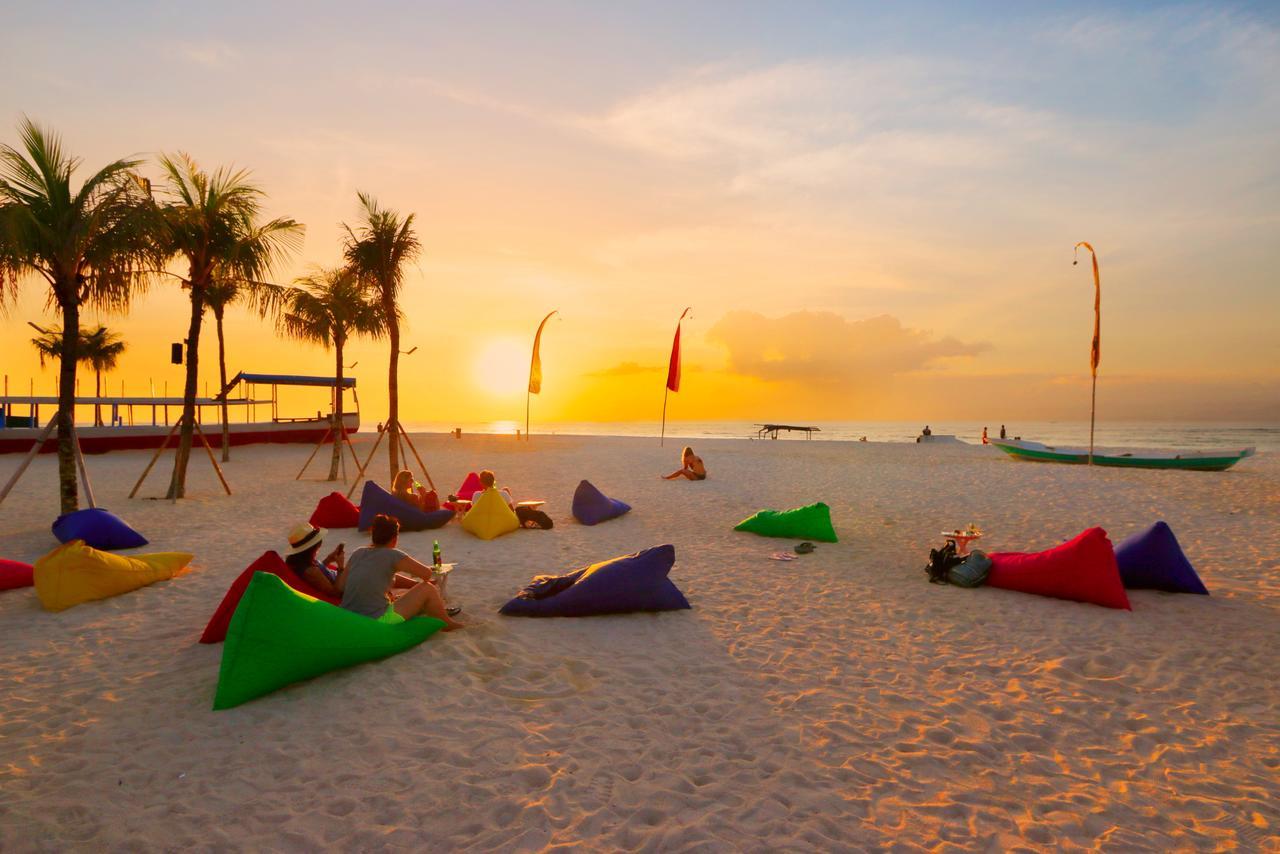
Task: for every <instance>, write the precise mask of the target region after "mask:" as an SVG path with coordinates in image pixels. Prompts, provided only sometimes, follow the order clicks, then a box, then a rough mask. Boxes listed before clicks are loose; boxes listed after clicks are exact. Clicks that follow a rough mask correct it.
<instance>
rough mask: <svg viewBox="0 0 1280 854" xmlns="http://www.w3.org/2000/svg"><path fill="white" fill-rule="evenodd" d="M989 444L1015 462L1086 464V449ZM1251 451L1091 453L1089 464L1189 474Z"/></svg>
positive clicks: (1237, 459)
mask: <svg viewBox="0 0 1280 854" xmlns="http://www.w3.org/2000/svg"><path fill="white" fill-rule="evenodd" d="M991 444H992V445H995V446H996V447H997V448H999V449H1000V450H1002V451H1004V452H1005V453H1006V454H1008V455H1009V456H1011V457H1013V458H1014V459H1016V460H1028V461H1031V462H1037V463H1071V464H1074V465H1085V464H1087V463H1088V462H1089V451H1088V449H1087V448H1084V449H1082V448H1057V447H1053V446H1052V445H1042V444H1040V443H1039V442H1027V441H1021V440H1015V439H992V440H991ZM1254 452H1255V449H1254V448H1243V449H1241V450H1234V451H1117V450H1095V451H1094V454H1093V464H1094V465H1097V466H1119V467H1122V468H1139V469H1190V470H1193V471H1225V470H1226V469H1229V468H1231V467H1232V466H1233V465H1235V464H1236V463H1238V462H1240V461H1241V460H1243V459H1244V458H1245V457H1251V456H1253V454H1254Z"/></svg>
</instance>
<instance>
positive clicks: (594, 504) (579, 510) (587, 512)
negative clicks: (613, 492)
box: [573, 480, 631, 525]
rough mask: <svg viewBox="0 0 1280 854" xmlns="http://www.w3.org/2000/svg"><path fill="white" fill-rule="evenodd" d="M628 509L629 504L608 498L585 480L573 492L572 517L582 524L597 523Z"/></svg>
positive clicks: (629, 508)
mask: <svg viewBox="0 0 1280 854" xmlns="http://www.w3.org/2000/svg"><path fill="white" fill-rule="evenodd" d="M629 510H631V505H630V504H627V503H625V502H623V501H619V500H618V499H616V498H610V497H609V496H607V495H605V494H604V493H603V492H601V491H600V490H598V489H596V488H595V487H594V486H592V485H591V484H590V483H589V482H587V481H585V480H584V481H583V482H582V483H580V484H578V488H577V489H576V490H574V492H573V518H575V519H577V520H578V521H579V522H581V523H582V524H584V525H598V524H600V523H601V522H604V521H606V520H608V519H616V518H617V517H619V516H621V515H622V514H623V513H626V512H628V511H629Z"/></svg>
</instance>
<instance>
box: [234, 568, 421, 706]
mask: <svg viewBox="0 0 1280 854" xmlns="http://www.w3.org/2000/svg"><path fill="white" fill-rule="evenodd" d="M442 628H444V623H443V622H441V621H440V620H436V619H433V618H431V617H414V618H413V619H412V620H405V621H403V622H400V623H394V624H393V623H384V622H381V621H379V620H373V619H370V618H369V617H365V616H362V615H360V614H356V613H354V612H352V611H346V610H343V609H342V608H339V607H338V606H337V605H330V604H329V603H328V602H321V601H320V600H319V599H313V598H312V597H310V596H307V595H305V594H302V593H299V592H297V591H296V590H293V589H291V588H290V587H289V586H288V585H287V584H285V583H284V581H282V580H281V579H280V578H279V577H278V576H275V575H269V574H267V573H265V572H259V573H257V574H255V575H254V576H253V579H252V580H251V581H250V582H249V587H248V589H247V590H245V592H244V595H243V596H242V597H241V598H240V604H239V605H238V606H236V612H235V615H234V616H232V618H231V626H230V627H229V628H228V629H227V641H226V644H225V645H224V646H223V648H222V667H221V669H220V670H219V671H218V691H217V694H216V695H215V696H214V698H213V708H214V709H215V710H217V709H229V708H231V707H232V706H238V705H240V704H241V703H245V702H248V701H249V700H252V699H253V698H254V697H261V696H262V695H263V694H269V693H271V692H272V691H274V690H276V689H277V688H281V687H283V686H285V685H288V684H289V683H291V682H300V681H302V680H303V679H311V678H312V677H315V676H319V675H320V674H322V673H328V672H329V671H330V670H337V669H339V668H342V667H350V666H352V665H353V664H360V663H361V662H364V661H374V660H376V659H379V658H386V657H387V656H389V655H395V654H396V653H397V652H404V651H405V650H406V649H409V648H410V647H413V646H417V645H418V644H420V643H422V642H423V641H424V640H426V639H427V638H429V637H430V636H431V635H433V634H435V633H436V632H438V631H439V630H440V629H442Z"/></svg>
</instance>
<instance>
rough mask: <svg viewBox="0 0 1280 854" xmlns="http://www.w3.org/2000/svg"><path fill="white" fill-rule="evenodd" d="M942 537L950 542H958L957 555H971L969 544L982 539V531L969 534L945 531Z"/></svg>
mask: <svg viewBox="0 0 1280 854" xmlns="http://www.w3.org/2000/svg"><path fill="white" fill-rule="evenodd" d="M942 536H944V537H946V538H947V539H948V540H955V541H956V554H958V555H963V554H968V553H969V544H970V543H971V542H973V541H974V540H980V539H982V532H981V531H974V532H972V533H969V532H967V531H943V532H942Z"/></svg>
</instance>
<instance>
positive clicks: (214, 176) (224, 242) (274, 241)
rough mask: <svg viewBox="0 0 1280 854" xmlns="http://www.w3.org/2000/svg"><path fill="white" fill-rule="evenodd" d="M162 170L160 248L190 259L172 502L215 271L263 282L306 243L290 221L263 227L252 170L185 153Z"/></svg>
mask: <svg viewBox="0 0 1280 854" xmlns="http://www.w3.org/2000/svg"><path fill="white" fill-rule="evenodd" d="M160 167H161V168H162V169H163V170H164V173H165V178H166V182H167V187H166V191H167V193H168V195H169V196H170V201H168V202H167V203H166V204H164V205H163V206H162V207H161V208H160V215H161V219H162V221H163V228H162V233H161V246H162V248H163V249H164V251H165V256H166V257H170V258H172V257H175V256H176V257H178V258H181V259H182V260H185V261H186V262H187V275H186V277H185V278H182V285H183V287H185V288H187V290H188V293H189V295H190V297H191V321H190V324H189V326H188V329H187V382H186V386H185V388H184V390H183V397H182V431H181V433H180V434H179V440H178V453H177V458H176V459H175V460H174V464H173V479H172V480H171V481H170V482H169V494H168V497H169V498H182V497H183V496H184V495H185V494H186V481H187V461H188V460H189V459H190V457H191V438H192V435H193V432H194V428H195V417H196V389H197V383H198V380H199V353H200V325H201V322H202V320H203V318H204V310H205V306H206V304H207V303H206V299H207V293H208V289H209V286H210V284H211V283H213V281H214V280H215V274H220V275H221V276H223V277H225V278H227V279H230V280H233V281H260V280H261V279H262V278H263V277H264V276H265V275H266V273H267V272H269V271H270V270H271V269H272V267H274V266H275V265H276V264H277V263H279V262H280V261H281V260H283V259H284V257H285V256H286V255H287V254H288V253H289V252H291V251H293V250H294V249H296V248H297V247H298V246H299V245H300V243H301V238H302V232H303V229H302V226H301V225H300V224H298V223H297V222H294V221H293V220H291V219H273V220H271V221H270V222H267V223H264V224H259V222H258V218H259V214H260V212H261V202H262V198H263V193H262V191H261V190H260V189H258V188H257V187H256V186H255V185H253V184H251V183H250V182H249V173H248V172H245V171H243V170H235V171H233V170H231V169H227V168H225V167H224V168H221V169H218V170H217V171H215V172H212V173H209V172H205V171H203V170H202V169H200V167H199V166H197V165H196V163H195V161H194V160H192V159H191V158H190V157H188V156H187V155H185V154H178V155H176V156H174V157H169V156H164V157H161V158H160ZM180 278H181V277H180Z"/></svg>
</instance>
